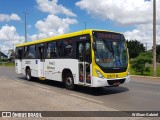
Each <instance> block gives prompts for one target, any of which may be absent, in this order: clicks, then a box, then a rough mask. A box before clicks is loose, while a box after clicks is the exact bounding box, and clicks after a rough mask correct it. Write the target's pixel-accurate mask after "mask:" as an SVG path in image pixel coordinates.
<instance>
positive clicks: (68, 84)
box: [64, 73, 74, 90]
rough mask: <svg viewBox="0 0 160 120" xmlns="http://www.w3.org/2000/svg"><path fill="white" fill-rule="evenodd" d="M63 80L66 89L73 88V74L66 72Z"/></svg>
mask: <svg viewBox="0 0 160 120" xmlns="http://www.w3.org/2000/svg"><path fill="white" fill-rule="evenodd" d="M64 82H65V86H66V88H67V89H68V90H73V89H74V79H73V75H72V74H71V73H67V74H66V76H65V80H64Z"/></svg>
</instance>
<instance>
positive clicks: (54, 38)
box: [16, 29, 118, 47]
mask: <svg viewBox="0 0 160 120" xmlns="http://www.w3.org/2000/svg"><path fill="white" fill-rule="evenodd" d="M92 31H104V32H114V31H109V30H99V29H87V30H82V31H77V32H72V33H68V34H63V35H59V36H53V37H48V38H44V39H40V40H35V41H31V42H26V43H22V44H17V45H16V47H22V46H27V45H33V44H38V43H43V42H49V41H54V40H58V39H64V38H68V37H74V36H79V35H83V34H91V32H92ZM114 33H118V32H114Z"/></svg>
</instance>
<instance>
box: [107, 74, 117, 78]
mask: <svg viewBox="0 0 160 120" xmlns="http://www.w3.org/2000/svg"><path fill="white" fill-rule="evenodd" d="M107 78H108V79H110V78H116V75H114V74H113V75H107Z"/></svg>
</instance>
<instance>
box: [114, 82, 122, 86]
mask: <svg viewBox="0 0 160 120" xmlns="http://www.w3.org/2000/svg"><path fill="white" fill-rule="evenodd" d="M120 84H121V83H120V82H115V83H114V84H113V85H120Z"/></svg>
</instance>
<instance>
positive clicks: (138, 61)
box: [131, 52, 152, 75]
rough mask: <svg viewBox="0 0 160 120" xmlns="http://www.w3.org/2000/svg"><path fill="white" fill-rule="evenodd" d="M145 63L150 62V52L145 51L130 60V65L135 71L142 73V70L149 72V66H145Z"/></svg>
mask: <svg viewBox="0 0 160 120" xmlns="http://www.w3.org/2000/svg"><path fill="white" fill-rule="evenodd" d="M146 63H149V64H151V63H152V53H151V52H145V53H140V55H139V56H138V57H137V58H135V59H133V60H132V61H131V66H132V68H133V69H134V70H135V71H136V72H140V73H141V75H143V73H144V71H146V72H149V68H148V67H146Z"/></svg>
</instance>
